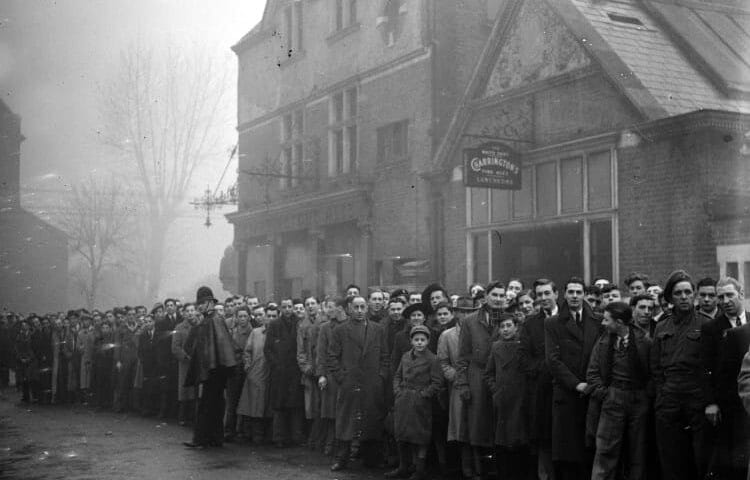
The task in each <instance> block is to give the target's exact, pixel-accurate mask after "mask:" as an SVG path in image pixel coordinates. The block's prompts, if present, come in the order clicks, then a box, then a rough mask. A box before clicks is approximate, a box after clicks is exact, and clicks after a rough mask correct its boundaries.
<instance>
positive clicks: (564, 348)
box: [544, 302, 601, 463]
mask: <svg viewBox="0 0 750 480" xmlns="http://www.w3.org/2000/svg"><path fill="white" fill-rule="evenodd" d="M581 324H582V328H581V327H578V326H577V325H576V322H575V321H574V320H573V318H572V316H571V314H570V310H569V308H568V306H567V304H564V305H563V306H562V307H560V311H559V313H558V314H557V315H554V316H552V317H550V318H548V319H546V320H545V321H544V333H545V352H546V357H547V365H548V366H549V370H550V373H551V375H552V405H553V407H552V460H559V461H568V462H576V463H580V462H582V461H584V459H585V454H586V452H585V442H586V411H587V409H588V398H587V396H586V395H583V396H582V395H581V394H580V393H579V392H577V391H576V385H578V384H579V383H582V382H585V381H586V368H587V367H588V363H589V358H590V357H591V351H592V350H593V348H594V344H595V343H596V340H597V339H598V338H599V334H600V330H601V328H600V320H599V318H598V317H595V316H594V314H593V312H592V311H591V308H590V307H589V306H588V304H587V303H586V302H584V303H583V314H582V317H581ZM586 393H588V392H586Z"/></svg>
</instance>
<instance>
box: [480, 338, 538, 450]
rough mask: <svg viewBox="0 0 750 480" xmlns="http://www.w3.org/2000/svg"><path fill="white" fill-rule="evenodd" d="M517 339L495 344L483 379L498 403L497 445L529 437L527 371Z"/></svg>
mask: <svg viewBox="0 0 750 480" xmlns="http://www.w3.org/2000/svg"><path fill="white" fill-rule="evenodd" d="M519 347H520V342H519V341H518V340H511V341H505V340H498V341H496V342H495V343H493V344H492V351H491V353H490V358H489V361H488V362H487V368H486V369H485V371H484V381H485V383H487V387H488V388H489V389H490V392H491V393H492V404H493V405H494V407H495V419H496V420H495V445H499V446H503V447H517V446H521V445H526V444H527V443H528V441H529V424H528V420H529V416H528V410H527V405H526V402H525V397H526V375H525V374H524V371H523V370H522V369H521V361H520V356H519V354H518V350H519Z"/></svg>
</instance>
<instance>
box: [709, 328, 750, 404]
mask: <svg viewBox="0 0 750 480" xmlns="http://www.w3.org/2000/svg"><path fill="white" fill-rule="evenodd" d="M748 348H750V323H746V324H745V325H743V326H741V327H739V328H730V329H728V330H727V331H726V340H725V341H724V345H723V348H722V351H721V355H720V360H719V367H718V371H717V374H716V384H717V389H718V390H717V391H718V397H717V401H718V402H719V406H720V408H721V410H722V416H725V415H726V414H728V413H730V412H731V413H732V414H733V415H739V417H742V416H744V413H743V409H742V402H741V401H740V397H739V394H738V393H737V376H738V375H739V373H740V366H741V365H742V358H743V357H744V356H745V353H747V350H748Z"/></svg>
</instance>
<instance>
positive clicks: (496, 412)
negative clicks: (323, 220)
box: [0, 270, 750, 480]
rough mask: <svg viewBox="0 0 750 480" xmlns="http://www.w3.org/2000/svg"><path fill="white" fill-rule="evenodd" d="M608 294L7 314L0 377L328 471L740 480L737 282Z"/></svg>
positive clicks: (744, 335)
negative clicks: (264, 448) (269, 449)
mask: <svg viewBox="0 0 750 480" xmlns="http://www.w3.org/2000/svg"><path fill="white" fill-rule="evenodd" d="M623 286H624V287H625V288H624V289H623V290H622V291H621V290H620V288H619V287H618V286H617V285H615V284H612V283H610V282H609V281H607V280H606V279H599V280H597V281H596V282H594V284H592V285H586V284H585V282H584V281H583V280H582V279H580V278H577V277H572V278H570V279H568V280H567V281H565V282H564V283H562V284H560V287H561V288H559V289H558V286H557V285H556V284H555V282H553V281H552V280H550V279H544V278H541V279H537V280H536V281H534V282H533V285H532V286H531V288H529V289H526V288H524V285H523V283H522V282H521V281H520V280H519V279H517V278H512V279H509V281H508V282H507V283H503V282H492V283H490V284H489V285H486V286H481V285H471V286H470V287H469V289H468V290H469V291H468V292H467V293H466V294H465V295H451V294H450V292H448V291H446V290H445V289H444V288H443V287H442V286H440V285H437V284H432V285H429V286H427V288H425V289H424V290H423V291H422V292H421V293H420V292H409V291H406V290H403V289H399V290H395V291H393V292H384V291H381V290H380V289H377V288H371V289H368V290H366V291H365V290H361V289H360V288H359V287H358V286H356V285H350V286H348V287H347V288H346V290H345V291H344V292H342V294H341V295H340V296H336V295H333V296H328V297H325V298H323V299H318V298H315V297H313V296H309V297H307V298H300V299H296V298H284V299H281V301H279V302H278V303H275V302H266V303H263V302H261V301H260V300H259V299H258V298H255V297H252V296H245V297H239V296H238V297H230V298H228V299H226V300H225V301H224V302H219V301H218V300H217V299H216V298H214V296H213V293H212V292H211V290H210V289H208V288H207V287H201V288H200V289H199V290H198V292H197V294H196V299H195V302H189V303H185V304H181V303H180V302H179V301H177V300H175V299H167V300H165V301H164V302H163V303H160V304H157V305H155V306H154V307H153V308H152V309H151V311H150V312H148V311H147V310H146V308H145V307H136V308H130V307H124V308H115V309H113V310H110V311H106V312H99V311H94V312H87V311H85V310H78V311H70V312H68V313H67V314H52V315H45V316H38V315H35V314H31V315H28V316H26V317H21V316H19V315H15V314H6V315H4V316H3V317H2V324H1V325H0V342H2V343H0V352H1V353H2V355H0V382H4V383H5V384H6V385H7V383H8V381H9V380H10V378H11V377H14V379H15V382H16V384H17V387H18V388H19V389H20V390H21V393H22V401H23V402H39V403H55V404H64V403H71V402H80V403H83V404H88V403H91V404H93V405H96V406H97V407H100V408H106V409H113V410H115V411H117V412H122V411H138V412H140V413H141V414H143V415H158V416H159V417H160V418H164V419H176V420H177V421H178V422H179V423H180V424H182V425H186V426H191V427H192V429H193V435H192V438H191V439H190V440H189V441H186V442H185V445H186V446H187V447H189V448H194V449H205V448H211V447H219V446H221V445H223V443H224V442H242V443H253V444H256V445H261V444H273V445H275V446H276V447H278V448H286V447H291V446H300V445H305V446H307V447H309V448H312V449H316V450H319V451H320V452H321V453H322V454H324V455H328V456H331V457H332V466H331V470H333V471H340V470H345V469H350V468H353V466H354V465H355V463H357V464H358V463H360V462H361V463H362V464H363V465H364V466H365V467H373V468H378V467H382V466H385V465H388V466H389V467H390V469H389V470H388V471H387V473H385V476H386V477H387V478H412V479H415V480H418V479H425V478H476V479H479V478H500V479H503V480H505V479H523V480H527V479H536V478H538V479H557V480H566V479H584V478H586V479H588V478H591V479H615V478H617V479H620V478H627V479H633V480H635V479H654V478H655V479H680V480H682V479H701V480H702V479H704V478H717V479H737V480H740V479H742V480H745V479H746V478H748V477H747V475H748V458H749V456H748V450H749V449H750V413H749V412H750V353H749V352H748V349H749V348H750V325H748V322H747V320H748V314H747V313H746V312H745V310H744V306H743V301H744V289H743V286H742V285H741V284H740V283H739V282H738V281H737V280H735V279H733V278H728V277H727V278H722V279H720V280H719V281H718V282H717V281H715V280H713V279H710V278H705V279H701V280H699V281H697V282H695V281H694V280H693V279H692V278H691V277H690V275H689V274H688V273H686V272H684V271H682V270H678V271H675V272H674V273H672V274H671V275H670V276H669V278H668V279H666V281H665V282H664V283H663V286H662V285H659V284H656V283H650V282H649V279H648V277H647V276H646V275H643V274H638V273H634V274H632V275H629V276H628V277H627V278H626V279H625V281H624V284H623ZM743 360H744V363H743ZM11 373H12V375H10V374H11ZM0 386H2V385H0ZM431 460H432V461H431Z"/></svg>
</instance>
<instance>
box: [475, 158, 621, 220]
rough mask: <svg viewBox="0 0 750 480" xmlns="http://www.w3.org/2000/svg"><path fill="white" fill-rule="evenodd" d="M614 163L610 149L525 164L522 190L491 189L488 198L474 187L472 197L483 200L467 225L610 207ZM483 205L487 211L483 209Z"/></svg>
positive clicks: (522, 171) (522, 172)
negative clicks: (487, 199)
mask: <svg viewBox="0 0 750 480" xmlns="http://www.w3.org/2000/svg"><path fill="white" fill-rule="evenodd" d="M612 164H613V163H612V152H611V150H601V151H593V152H586V153H581V154H578V155H575V156H565V157H561V158H557V159H554V160H545V161H543V162H539V163H532V164H530V165H526V166H524V167H523V168H522V169H521V189H520V190H512V191H507V190H499V189H498V190H491V189H489V190H488V193H487V196H488V198H489V201H486V200H484V199H483V198H484V195H483V194H480V193H478V192H476V191H475V190H477V189H476V188H472V189H471V190H472V194H471V199H472V200H473V199H474V198H478V199H480V200H479V201H480V203H479V204H472V206H471V212H472V213H471V216H470V218H469V220H470V223H469V224H468V226H472V227H476V226H480V225H485V224H488V223H512V222H518V221H524V220H527V219H532V218H552V217H556V216H559V215H574V214H586V213H588V212H599V211H602V210H607V209H611V208H612V207H613V203H612V201H613V194H612V192H613V187H612ZM558 176H559V178H558ZM558 189H559V192H558ZM490 206H491V208H490ZM483 208H484V209H487V210H488V211H487V212H480V210H481V209H483Z"/></svg>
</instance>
